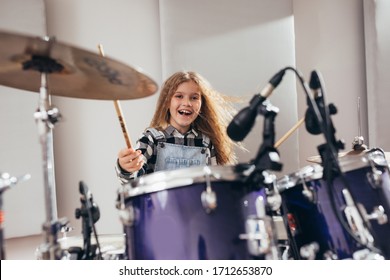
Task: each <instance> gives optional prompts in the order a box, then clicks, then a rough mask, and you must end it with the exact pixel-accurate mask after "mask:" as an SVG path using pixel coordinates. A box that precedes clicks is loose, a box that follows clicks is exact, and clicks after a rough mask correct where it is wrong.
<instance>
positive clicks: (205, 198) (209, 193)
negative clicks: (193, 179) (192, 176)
mask: <svg viewBox="0 0 390 280" xmlns="http://www.w3.org/2000/svg"><path fill="white" fill-rule="evenodd" d="M204 173H205V176H204V177H205V181H206V190H204V191H203V192H202V194H201V196H200V199H201V201H202V205H203V208H204V210H205V211H206V213H211V212H212V211H214V210H215V209H216V208H217V194H216V193H215V192H214V191H213V189H212V188H211V179H210V174H211V170H210V168H209V167H208V166H205V167H204Z"/></svg>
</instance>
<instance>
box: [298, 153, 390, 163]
mask: <svg viewBox="0 0 390 280" xmlns="http://www.w3.org/2000/svg"><path fill="white" fill-rule="evenodd" d="M368 151H370V149H360V150H350V151H348V152H342V153H338V154H337V155H338V158H343V157H346V156H359V155H363V154H365V153H366V152H368ZM384 154H385V158H386V160H390V152H384ZM306 160H307V161H308V162H312V163H319V164H321V162H322V160H321V156H319V155H317V156H311V157H308V158H307V159H306Z"/></svg>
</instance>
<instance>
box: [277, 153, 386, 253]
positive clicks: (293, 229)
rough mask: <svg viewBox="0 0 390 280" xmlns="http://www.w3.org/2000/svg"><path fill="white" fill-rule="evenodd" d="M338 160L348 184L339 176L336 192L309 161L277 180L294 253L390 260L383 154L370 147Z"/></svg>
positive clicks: (319, 169)
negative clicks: (306, 164)
mask: <svg viewBox="0 0 390 280" xmlns="http://www.w3.org/2000/svg"><path fill="white" fill-rule="evenodd" d="M339 164H340V167H341V170H342V171H343V173H344V174H345V178H346V181H347V183H348V185H349V188H348V187H346V186H345V184H344V183H343V180H341V177H340V176H338V177H336V178H335V180H334V183H333V188H332V189H333V193H334V195H332V194H331V193H330V192H329V188H330V187H331V184H329V183H327V182H325V181H324V180H323V169H322V167H321V166H320V165H310V166H306V167H304V168H302V169H301V170H299V171H298V172H295V173H293V174H290V175H288V176H284V177H282V178H280V179H278V180H277V188H278V190H279V192H280V194H281V196H282V207H281V210H282V213H283V217H284V220H285V224H286V225H287V232H288V235H289V241H290V250H291V255H292V257H293V258H294V259H349V258H354V259H362V258H363V259H364V258H378V257H379V258H381V257H384V258H386V259H389V258H390V239H389V236H390V223H389V221H388V219H387V216H388V215H389V214H390V206H389V205H390V179H389V167H388V164H387V161H386V159H385V157H384V153H383V152H382V151H380V150H371V151H369V152H367V153H365V154H363V155H354V156H345V157H341V158H339ZM332 197H334V198H332ZM351 201H352V203H351ZM353 202H354V203H353ZM333 203H334V206H333V205H332V204H333ZM335 211H338V212H339V213H340V217H341V218H342V220H340V219H339V218H338V215H337V214H336V213H337V212H335ZM362 216H363V217H364V218H362ZM343 225H345V226H343ZM351 233H352V234H353V235H354V236H356V237H357V239H356V238H353V237H352V236H351ZM364 244H369V245H370V246H371V245H372V246H371V248H370V246H368V247H369V248H367V246H365V245H364ZM376 249H379V253H380V254H379V255H378V254H377V253H376V252H378V250H376Z"/></svg>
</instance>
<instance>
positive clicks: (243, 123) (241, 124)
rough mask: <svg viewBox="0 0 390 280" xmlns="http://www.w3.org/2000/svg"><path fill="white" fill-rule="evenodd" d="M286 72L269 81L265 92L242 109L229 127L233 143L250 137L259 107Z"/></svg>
mask: <svg viewBox="0 0 390 280" xmlns="http://www.w3.org/2000/svg"><path fill="white" fill-rule="evenodd" d="M285 72H286V68H285V69H282V70H280V71H279V72H278V73H276V74H275V75H274V76H273V77H272V78H271V79H270V80H269V82H268V84H267V85H266V86H265V87H264V88H263V90H262V91H261V92H260V93H258V94H256V95H255V96H253V98H252V99H251V101H250V102H249V106H248V107H245V108H243V109H241V111H239V112H238V114H237V115H236V116H235V117H234V118H233V120H232V121H231V122H230V124H229V126H228V127H227V134H228V136H229V137H230V138H231V139H232V140H233V141H242V140H243V139H244V138H245V137H246V136H247V135H248V133H249V131H250V130H251V129H252V127H253V124H254V123H255V119H256V116H257V114H258V112H257V110H258V107H259V105H261V104H262V103H263V102H264V101H265V100H266V99H267V98H268V97H269V96H270V95H271V93H272V91H273V90H274V89H275V88H276V87H277V86H278V85H279V83H280V82H281V81H282V78H283V76H284V73H285Z"/></svg>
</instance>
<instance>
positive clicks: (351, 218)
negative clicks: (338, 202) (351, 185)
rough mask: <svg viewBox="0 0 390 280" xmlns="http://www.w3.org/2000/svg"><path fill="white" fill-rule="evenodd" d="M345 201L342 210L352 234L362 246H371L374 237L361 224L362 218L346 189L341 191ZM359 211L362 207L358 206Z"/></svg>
mask: <svg viewBox="0 0 390 280" xmlns="http://www.w3.org/2000/svg"><path fill="white" fill-rule="evenodd" d="M342 194H343V196H344V199H345V203H346V207H345V209H344V214H345V217H346V218H347V221H348V225H349V227H350V229H351V231H352V232H353V234H354V235H355V236H356V237H357V238H359V239H360V241H361V242H362V244H373V242H374V237H373V236H372V235H371V233H370V232H369V230H368V229H367V228H366V227H365V225H364V223H363V217H362V216H361V215H360V213H359V211H358V209H357V207H358V206H356V205H355V203H354V201H353V199H352V196H351V194H350V193H349V191H348V190H347V189H343V190H342ZM359 207H360V208H359V209H361V210H363V209H362V206H359Z"/></svg>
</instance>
